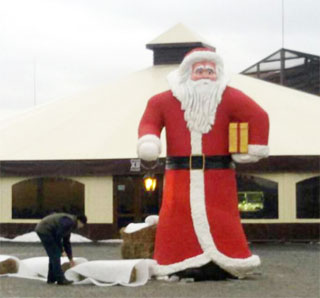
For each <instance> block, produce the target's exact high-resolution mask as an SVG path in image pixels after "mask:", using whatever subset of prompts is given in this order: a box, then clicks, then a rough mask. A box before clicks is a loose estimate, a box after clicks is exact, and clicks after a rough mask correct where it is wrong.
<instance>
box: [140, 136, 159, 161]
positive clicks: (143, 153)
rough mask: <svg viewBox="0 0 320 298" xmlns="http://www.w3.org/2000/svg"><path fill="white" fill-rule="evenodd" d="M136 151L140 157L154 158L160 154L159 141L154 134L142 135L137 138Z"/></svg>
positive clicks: (150, 159) (148, 159)
mask: <svg viewBox="0 0 320 298" xmlns="http://www.w3.org/2000/svg"><path fill="white" fill-rule="evenodd" d="M137 153H138V156H139V157H140V158H141V159H144V160H147V161H152V160H156V159H157V158H158V157H159V155H160V154H161V141H160V139H159V138H158V137H157V136H156V135H152V134H149V135H144V136H143V137H141V138H140V139H139V140H138V145H137Z"/></svg>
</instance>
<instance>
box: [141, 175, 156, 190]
mask: <svg viewBox="0 0 320 298" xmlns="http://www.w3.org/2000/svg"><path fill="white" fill-rule="evenodd" d="M143 182H144V187H145V190H146V191H147V192H152V191H154V190H155V189H156V187H157V179H156V177H155V176H154V174H150V173H147V174H146V175H144V177H143Z"/></svg>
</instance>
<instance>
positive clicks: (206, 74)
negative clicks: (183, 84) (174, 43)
mask: <svg viewBox="0 0 320 298" xmlns="http://www.w3.org/2000/svg"><path fill="white" fill-rule="evenodd" d="M203 79H206V80H211V81H216V80H217V72H216V65H215V64H214V63H213V62H211V61H200V62H196V63H194V64H193V65H192V71H191V80H193V81H198V80H203Z"/></svg>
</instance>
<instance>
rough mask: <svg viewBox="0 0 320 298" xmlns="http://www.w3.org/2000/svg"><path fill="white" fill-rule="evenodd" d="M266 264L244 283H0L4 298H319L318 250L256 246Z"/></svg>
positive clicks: (108, 253)
mask: <svg viewBox="0 0 320 298" xmlns="http://www.w3.org/2000/svg"><path fill="white" fill-rule="evenodd" d="M251 247H252V250H253V252H254V253H255V254H258V255H259V256H260V257H261V259H262V262H263V264H262V266H261V270H260V271H259V272H256V273H255V274H254V275H252V276H250V277H249V278H247V279H246V280H228V281H217V282H212V281H211V282H197V283H185V282H171V283H170V282H164V281H156V280H151V281H149V282H148V283H147V284H146V285H145V286H142V287H137V288H129V287H122V286H115V287H97V286H93V285H83V286H65V287H59V286H56V285H47V284H46V283H43V282H40V281H36V280H26V279H17V278H7V277H2V278H0V290H1V291H0V297H1V298H5V297H51V298H54V297H86V298H88V297H89V298H91V297H130V298H134V297H148V298H149V297H166V298H169V297H197V298H201V297H214V298H216V297H219V298H220V297H224V298H240V297H241V298H273V297H279V298H319V297H320V245H319V244H254V245H252V246H251ZM73 251H74V256H78V257H85V258H87V259H89V260H99V259H100V260H101V259H119V258H121V256H120V246H119V245H118V244H74V245H73ZM0 254H10V255H13V256H16V257H18V258H20V259H24V258H29V257H35V256H44V255H45V254H44V251H43V249H42V247H41V246H40V244H21V243H20V244H19V243H0Z"/></svg>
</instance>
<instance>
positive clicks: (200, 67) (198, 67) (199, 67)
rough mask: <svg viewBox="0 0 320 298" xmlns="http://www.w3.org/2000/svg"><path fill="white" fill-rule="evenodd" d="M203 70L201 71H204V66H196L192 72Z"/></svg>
mask: <svg viewBox="0 0 320 298" xmlns="http://www.w3.org/2000/svg"><path fill="white" fill-rule="evenodd" d="M198 69H199V70H203V69H205V66H204V65H198V66H197V67H196V68H195V69H194V71H197V70H198Z"/></svg>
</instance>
